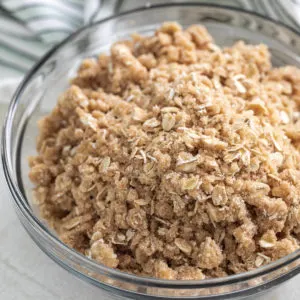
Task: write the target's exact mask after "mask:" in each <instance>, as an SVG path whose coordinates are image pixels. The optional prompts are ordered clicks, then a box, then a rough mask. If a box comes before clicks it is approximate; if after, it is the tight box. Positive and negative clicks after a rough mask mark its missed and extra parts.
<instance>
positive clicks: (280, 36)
mask: <svg viewBox="0 0 300 300" xmlns="http://www.w3.org/2000/svg"><path fill="white" fill-rule="evenodd" d="M173 20H175V21H178V22H179V23H181V24H182V25H183V26H188V25H190V24H194V23H201V24H204V25H205V26H207V28H208V30H209V32H210V33H211V34H212V35H213V37H214V38H215V40H216V42H217V44H219V45H222V46H228V45H232V44H233V43H234V42H235V41H237V40H240V39H242V40H244V41H246V42H248V43H253V44H257V43H261V42H263V43H265V44H267V45H269V47H270V51H271V52H272V55H273V56H272V61H273V64H274V65H275V66H280V65H285V64H291V65H297V66H300V60H299V53H300V36H299V33H297V32H295V31H293V30H292V29H290V28H288V27H286V26H284V25H282V24H279V23H277V22H274V21H272V20H269V19H268V18H266V17H264V16H260V15H257V14H254V13H249V12H246V11H243V10H240V9H233V8H228V7H224V6H213V5H201V4H197V3H189V4H187V3H184V4H167V5H160V6H152V7H144V8H140V9H137V10H134V11H130V12H126V13H123V14H120V15H118V16H114V17H111V18H108V19H105V20H103V21H100V22H97V23H96V24H92V25H89V26H87V27H85V28H83V29H81V30H79V31H77V32H76V33H74V34H73V35H71V36H70V37H69V38H67V39H66V40H65V41H63V42H62V43H61V44H60V45H58V46H56V47H55V48H54V49H52V50H51V51H50V52H48V53H47V54H46V55H45V56H44V57H43V58H42V59H41V60H40V62H39V63H38V64H37V65H36V66H35V67H34V68H33V69H32V70H31V71H30V72H29V74H28V75H27V76H26V77H25V79H24V80H23V82H22V83H21V84H20V86H19V88H18V89H17V91H16V93H15V95H14V97H13V99H12V101H11V104H10V108H9V112H8V114H7V118H6V122H5V125H4V132H3V140H2V159H3V166H4V172H5V176H6V179H7V183H8V186H9V188H10V190H11V193H12V195H13V199H14V204H15V208H16V211H17V214H18V216H19V218H20V220H21V222H22V224H23V225H24V227H25V228H26V230H27V232H28V233H29V235H30V236H31V237H32V239H33V240H34V241H35V242H36V243H37V244H38V246H39V247H40V248H41V249H42V250H43V251H44V252H45V253H46V254H48V255H49V256H50V257H51V258H52V259H53V260H54V261H56V262H57V263H58V264H59V265H61V266H62V267H63V268H65V269H67V270H69V271H70V272H71V273H73V274H75V275H77V276H78V277H80V278H82V279H83V280H85V281H88V282H90V283H92V284H94V285H96V286H98V287H101V288H103V289H105V290H107V291H109V292H110V293H111V294H114V295H121V296H125V297H128V298H134V299H137V298H138V299H143V298H147V297H149V296H150V297H159V299H164V298H168V297H170V298H176V297H178V298H180V299H184V298H193V297H195V298H198V299H199V298H206V299H211V298H216V297H217V298H218V299H225V298H233V297H242V296H247V295H252V294H256V293H259V292H262V291H265V290H267V289H269V288H271V287H274V286H277V285H278V284H280V283H281V282H284V281H286V280H287V279H289V278H291V277H293V276H294V275H296V274H297V273H299V271H300V250H298V251H296V252H294V253H292V254H290V255H289V256H286V257H284V258H282V259H280V260H278V261H276V262H274V263H272V264H269V265H267V266H264V267H261V268H259V269H257V270H254V271H251V272H246V273H243V274H239V275H233V276H228V277H226V278H220V279H207V280H203V281H171V280H159V279H154V278H145V277H138V276H134V275H131V274H126V273H123V272H121V271H118V270H114V269H110V268H108V267H105V266H103V265H101V264H98V263H96V262H94V261H92V260H90V259H89V258H87V257H84V256H83V255H81V254H80V253H77V252H76V251H74V250H72V249H70V248H68V247H67V246H66V245H64V244H63V243H62V242H61V241H60V240H59V239H58V238H57V236H56V235H55V233H54V232H52V231H51V230H50V229H49V228H48V227H47V224H45V223H44V222H43V221H42V220H41V219H39V216H38V210H37V209H36V207H35V206H34V205H33V204H32V203H31V201H30V200H31V199H32V195H31V189H32V185H31V183H30V182H29V180H28V171H29V170H28V164H27V158H28V156H30V155H33V154H35V138H36V136H37V125H36V122H37V120H38V119H39V118H40V117H41V116H42V115H45V114H47V113H48V112H49V111H50V110H51V109H52V108H53V107H54V105H55V103H56V100H57V97H58V95H59V94H60V93H61V92H62V91H63V90H65V89H66V88H67V86H68V83H69V79H70V78H71V77H72V76H74V74H75V72H76V69H77V67H78V65H79V63H80V61H81V60H82V59H83V58H85V57H88V56H94V55H96V54H98V53H100V52H104V51H107V50H108V49H109V47H110V45H111V44H112V43H113V42H115V41H116V40H119V39H124V38H128V37H129V35H130V33H132V32H138V33H141V34H145V35H148V34H151V33H152V32H153V31H154V30H155V29H156V28H157V27H158V26H159V25H160V24H161V23H162V22H164V21H173Z"/></svg>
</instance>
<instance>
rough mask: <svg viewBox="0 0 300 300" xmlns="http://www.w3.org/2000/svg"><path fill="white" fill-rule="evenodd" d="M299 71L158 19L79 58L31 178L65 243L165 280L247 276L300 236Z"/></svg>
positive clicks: (249, 48)
mask: <svg viewBox="0 0 300 300" xmlns="http://www.w3.org/2000/svg"><path fill="white" fill-rule="evenodd" d="M299 106H300V70H299V69H297V68H296V67H291V66H286V67H281V68H272V66H271V63H270V53H269V51H268V49H267V47H266V46H265V45H263V44H261V45H246V44H245V43H244V42H238V43H236V44H235V45H233V46H232V47H229V48H224V49H221V48H219V47H218V46H216V45H215V44H214V43H213V40H212V37H211V36H210V35H209V34H208V32H207V31H206V29H205V28H204V27H202V26H198V25H193V26H191V27H189V28H187V29H186V30H183V29H182V28H181V26H180V25H178V24H176V23H165V24H163V25H162V27H161V28H159V29H158V30H157V31H156V32H155V34H154V35H153V36H150V37H143V36H139V35H134V36H133V37H132V40H130V41H121V42H118V43H116V44H114V45H113V46H112V47H111V51H110V55H107V54H101V55H100V56H99V58H98V59H86V60H84V61H83V62H82V64H81V66H80V68H79V70H78V75H77V77H76V78H75V79H73V81H72V85H71V86H70V88H69V89H68V90H67V91H66V92H65V93H64V94H63V95H62V96H61V97H60V98H59V99H58V102H57V105H56V106H55V108H54V109H53V111H52V112H51V113H50V114H49V115H47V116H46V117H44V118H43V119H42V120H41V121H40V122H39V129H40V134H39V137H38V141H37V150H38V155H37V156H35V157H31V158H30V167H31V170H30V174H29V176H30V179H31V181H32V182H33V183H34V184H35V189H34V193H35V199H36V201H37V203H38V205H39V208H40V211H41V214H42V216H43V218H44V219H46V220H47V221H48V223H49V224H50V225H51V226H52V227H53V228H54V229H55V230H56V232H57V233H58V235H59V237H60V239H61V240H62V241H63V242H65V243H66V244H67V245H68V246H70V247H72V248H74V249H76V250H78V251H80V252H82V253H84V254H85V255H87V256H89V257H91V258H92V259H95V260H96V261H98V262H100V263H102V264H104V265H106V266H109V267H112V268H118V269H120V270H123V271H126V272H130V273H134V274H138V275H146V276H153V277H158V278H164V279H193V280H197V279H203V278H211V277H221V276H226V275H230V274H234V273H240V272H245V271H248V270H252V269H254V268H257V267H260V266H262V265H264V264H267V263H269V262H270V261H274V260H276V259H278V258H280V257H282V256H285V255H287V254H289V253H291V252H293V251H295V250H296V249H298V248H299V241H300V205H299V200H300V154H299V150H300V119H299V115H300V113H299Z"/></svg>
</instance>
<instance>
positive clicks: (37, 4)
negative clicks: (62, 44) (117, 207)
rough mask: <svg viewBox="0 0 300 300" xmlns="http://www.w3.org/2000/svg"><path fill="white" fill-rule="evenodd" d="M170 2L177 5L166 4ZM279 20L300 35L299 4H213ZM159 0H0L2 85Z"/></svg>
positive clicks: (276, 0)
mask: <svg viewBox="0 0 300 300" xmlns="http://www.w3.org/2000/svg"><path fill="white" fill-rule="evenodd" d="M167 2H178V1H171V0H165V1H163V3H167ZM198 2H203V3H205V2H206V3H214V4H222V5H229V6H234V7H240V8H244V9H247V10H251V11H256V12H259V13H261V14H264V15H267V16H269V17H271V18H273V19H277V20H280V21H281V22H283V23H286V24H287V25H289V26H292V27H294V28H295V29H297V30H299V31H300V0H222V1H221V0H210V1H207V0H206V1H201V0H198ZM149 3H152V4H158V3H162V1H160V0H153V1H146V0H127V1H126V0H87V1H84V0H0V84H1V82H2V83H3V82H4V81H5V80H7V79H10V78H16V77H19V78H20V77H21V76H22V75H23V74H24V73H26V72H27V71H28V70H29V69H30V67H31V66H32V65H33V64H34V63H35V62H36V61H37V60H38V59H39V58H40V57H41V56H42V55H43V54H44V53H45V52H46V51H47V50H48V49H49V48H51V46H52V45H53V44H55V43H57V42H59V41H61V40H62V39H64V38H65V37H67V36H68V35H69V34H71V33H72V32H74V31H75V30H76V29H78V28H79V27H81V26H83V25H85V24H87V23H90V22H94V21H97V20H100V19H102V18H104V17H107V16H109V15H112V14H117V13H119V12H122V11H125V10H129V9H133V8H136V7H139V6H143V5H147V4H149Z"/></svg>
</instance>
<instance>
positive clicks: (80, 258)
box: [1, 2, 300, 289]
mask: <svg viewBox="0 0 300 300" xmlns="http://www.w3.org/2000/svg"><path fill="white" fill-rule="evenodd" d="M176 6H178V7H182V6H186V7H187V6H195V7H207V8H220V9H223V10H226V11H235V12H241V13H243V14H246V15H249V16H255V17H258V18H260V19H264V20H267V21H268V22H271V23H273V24H275V25H277V26H279V27H282V28H284V29H286V30H288V31H291V32H293V33H294V34H296V35H297V36H298V37H300V32H298V31H297V30H296V29H294V28H293V27H291V26H289V25H287V24H284V23H282V22H280V21H278V20H274V19H272V18H270V17H268V16H265V15H263V14H260V13H257V12H254V11H248V10H246V9H243V8H238V7H231V6H229V5H221V4H208V3H197V2H176V3H164V4H155V5H149V4H146V5H145V6H140V7H138V8H135V9H132V10H127V11H124V12H121V13H119V14H116V15H113V16H109V17H107V18H104V19H101V20H99V21H96V22H92V23H88V24H87V25H85V26H83V27H81V28H79V29H78V30H76V31H75V32H73V33H72V34H70V35H69V36H68V37H66V38H65V39H64V40H63V41H61V42H60V43H58V44H56V45H55V46H53V48H51V49H50V50H49V51H48V52H46V54H44V55H43V56H42V57H41V58H40V60H39V61H38V62H37V63H36V64H35V65H34V66H33V67H32V68H31V69H30V71H29V72H28V73H27V74H26V75H25V77H24V79H23V80H22V82H21V83H20V84H19V86H18V88H17V89H16V91H15V93H14V95H13V97H12V99H11V101H10V105H9V108H8V111H7V113H6V117H5V120H4V125H3V131H2V143H1V144H2V146H1V157H2V164H3V171H4V175H5V179H6V182H7V185H8V187H9V189H10V192H11V193H12V195H13V200H14V202H15V204H16V206H17V208H18V209H19V212H21V214H22V215H23V216H24V217H25V218H26V219H27V221H29V222H30V225H31V226H36V229H37V231H38V233H39V234H41V235H44V236H45V238H46V239H48V240H49V241H51V242H52V243H54V244H55V245H56V246H57V247H59V249H60V250H62V251H65V252H71V254H72V257H73V258H74V260H76V263H78V262H79V263H81V264H82V265H84V266H85V268H86V269H89V270H92V271H93V272H96V273H98V274H102V275H106V276H109V277H111V278H113V279H116V280H122V281H124V282H128V283H135V284H141V285H147V286H149V287H160V288H173V289H184V288H188V289H191V288H195V289H196V288H197V289H199V288H209V287H220V286H224V285H229V284H234V283H238V282H242V281H244V280H250V279H253V278H256V277H258V276H262V275H265V274H268V273H270V272H273V271H276V270H278V269H279V268H282V267H285V266H287V265H288V264H290V263H292V262H294V261H295V260H297V259H299V258H300V249H298V250H296V251H295V252H293V253H291V254H289V255H287V256H285V257H282V258H281V259H279V260H276V261H274V262H272V263H270V264H267V265H265V266H262V267H259V268H256V269H254V270H251V271H247V272H243V273H240V274H234V275H229V276H227V277H221V278H213V279H203V280H166V279H157V278H153V277H143V276H137V275H134V274H130V273H126V272H123V271H120V270H118V269H113V268H110V267H106V266H105V265H102V264H100V263H98V262H96V261H94V260H92V259H89V258H88V257H86V256H84V255H83V254H81V253H79V252H77V251H76V250H74V249H72V248H70V247H68V246H67V245H65V244H64V243H63V242H62V241H61V240H59V239H58V238H57V237H56V236H55V235H54V234H53V233H51V232H50V231H49V230H48V229H47V227H46V226H45V225H44V224H43V223H42V222H41V220H39V219H38V217H37V216H35V214H34V213H33V211H31V210H30V208H29V205H28V204H26V202H27V201H26V197H25V196H24V195H23V193H22V191H21V189H20V188H19V186H18V182H17V181H16V180H15V179H14V170H13V167H12V155H11V144H10V140H11V137H12V136H11V129H12V124H13V119H14V116H15V112H16V109H17V105H18V102H19V98H20V96H21V95H22V92H23V90H24V89H25V88H26V86H27V84H28V83H29V82H30V80H31V79H32V77H33V76H34V74H35V73H36V72H37V71H38V70H39V69H40V68H41V67H42V66H43V65H44V63H45V62H46V61H47V60H48V59H50V58H51V57H52V56H53V55H54V54H55V53H56V52H57V51H58V50H59V49H60V48H62V47H63V46H65V45H66V44H68V42H69V41H71V40H72V39H74V38H76V37H77V36H78V35H80V34H81V33H82V32H83V31H85V30H87V29H89V28H91V27H94V26H99V25H101V24H102V23H105V22H107V21H110V20H114V19H118V18H119V17H122V16H127V15H130V14H134V13H138V12H143V11H147V10H151V9H164V8H168V7H176ZM52 258H53V257H52ZM62 263H63V264H65V263H64V262H62ZM65 265H66V266H68V268H71V269H72V270H75V272H78V271H77V270H76V269H74V268H73V267H72V266H69V265H68V264H65ZM295 270H299V271H300V266H297V267H295V268H294V269H292V270H290V271H289V272H288V273H291V272H293V271H295ZM81 274H82V275H83V276H84V277H88V278H90V277H89V276H88V275H86V274H85V273H81ZM281 276H284V275H279V276H278V277H277V278H276V279H275V280H277V279H280V277H281ZM104 284H106V283H104Z"/></svg>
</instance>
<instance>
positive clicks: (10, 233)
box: [0, 104, 300, 300]
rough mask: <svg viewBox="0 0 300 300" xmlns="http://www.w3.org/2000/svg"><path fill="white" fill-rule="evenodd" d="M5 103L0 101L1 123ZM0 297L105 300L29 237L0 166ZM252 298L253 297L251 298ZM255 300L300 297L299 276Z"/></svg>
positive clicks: (45, 299)
mask: <svg viewBox="0 0 300 300" xmlns="http://www.w3.org/2000/svg"><path fill="white" fill-rule="evenodd" d="M5 110H6V105H3V104H2V105H1V104H0V123H1V124H2V120H3V115H4V113H5ZM0 237H1V241H0V270H1V271H0V299H1V300H2V299H3V300H23V299H30V300H41V299H43V300H56V299H62V300H71V299H72V300H75V299H88V300H93V299H97V300H107V299H112V297H110V296H108V295H107V294H106V293H104V292H103V291H102V290H100V289H98V288H96V287H94V286H92V285H89V284H88V283H85V282H83V281H81V280H79V279H77V278H76V277H75V276H74V275H71V274H70V273H68V272H67V271H66V270H64V269H62V268H61V267H60V266H58V265H57V264H56V263H55V262H53V261H52V260H51V259H50V258H49V257H48V256H46V254H44V253H43V252H42V250H40V249H39V248H38V246H36V245H35V243H34V242H33V241H32V240H31V238H30V237H29V236H28V234H27V233H26V231H25V229H24V228H23V227H22V225H21V223H20V222H19V220H18V218H17V215H16V213H15V212H14V209H13V205H12V196H11V195H10V192H9V190H8V187H7V186H6V182H5V179H4V175H3V170H2V165H0ZM253 299H254V298H253ZM255 299H256V300H283V299H284V300H298V299H300V276H299V275H298V276H296V277H295V278H293V279H292V280H290V281H289V282H288V283H285V284H284V285H282V286H280V287H279V288H277V289H276V290H275V291H271V292H269V293H268V294H266V295H262V296H260V297H259V298H257V297H256V298H255Z"/></svg>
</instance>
